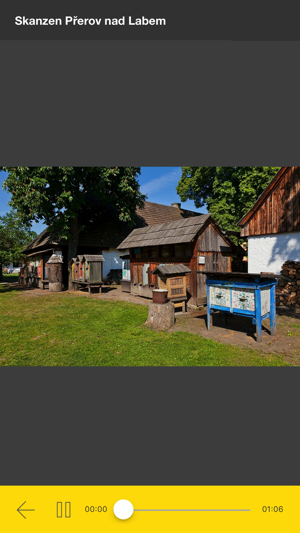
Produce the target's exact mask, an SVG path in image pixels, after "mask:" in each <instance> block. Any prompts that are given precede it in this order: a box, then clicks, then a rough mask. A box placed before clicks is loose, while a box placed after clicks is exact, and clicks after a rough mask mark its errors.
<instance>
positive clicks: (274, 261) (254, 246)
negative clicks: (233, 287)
mask: <svg viewBox="0 0 300 533" xmlns="http://www.w3.org/2000/svg"><path fill="white" fill-rule="evenodd" d="M288 260H289V261H300V232H299V231H295V232H292V233H279V234H277V235H263V236H261V237H248V272H250V273H254V272H274V274H280V270H281V267H282V265H283V263H284V262H285V261H288Z"/></svg>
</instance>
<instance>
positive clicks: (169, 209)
mask: <svg viewBox="0 0 300 533" xmlns="http://www.w3.org/2000/svg"><path fill="white" fill-rule="evenodd" d="M197 215H199V213H196V212H194V211H189V210H187V209H182V208H181V204H180V203H174V204H172V205H162V204H156V203H154V202H145V205H144V207H143V208H137V209H136V215H135V221H134V227H135V228H142V227H145V226H149V225H152V224H158V223H159V222H171V221H177V220H181V219H185V218H188V217H192V216H197ZM79 225H80V226H84V230H82V231H81V232H80V233H79V243H78V252H77V253H78V254H81V255H79V256H78V257H83V255H85V254H91V255H102V256H103V258H104V262H103V273H102V275H103V281H104V282H106V281H107V279H108V275H109V274H110V273H118V271H119V272H120V274H121V272H122V258H121V255H123V254H124V252H123V253H122V252H120V251H119V250H117V246H118V245H119V244H120V242H122V241H123V240H124V239H125V237H126V236H127V235H128V233H129V232H130V231H131V229H132V227H130V226H129V225H128V224H127V223H125V222H121V221H120V219H119V215H118V212H117V209H116V207H115V206H114V205H111V204H105V205H103V204H101V203H100V202H99V201H97V200H95V199H94V198H93V197H91V196H90V195H86V204H85V206H84V209H83V210H82V212H81V213H80V215H79ZM53 251H55V253H57V254H58V255H59V256H60V257H62V259H63V282H64V285H65V287H67V286H68V243H67V241H66V240H65V239H62V238H60V237H59V236H58V235H57V233H55V232H54V231H51V228H47V229H45V230H44V231H43V232H42V233H40V235H38V237H36V238H35V239H34V240H33V241H32V242H31V243H29V244H28V245H27V246H26V248H25V249H24V250H23V252H24V253H25V254H26V256H27V264H28V265H29V266H31V267H32V268H36V271H37V279H36V280H35V281H36V283H37V284H38V285H39V286H40V287H43V286H47V281H48V273H47V266H46V263H47V261H48V259H49V258H50V256H51V255H52V253H53ZM72 268H73V269H74V268H77V266H76V265H75V263H74V261H73V263H72ZM123 270H124V269H123ZM78 275H79V278H80V279H81V278H82V277H83V264H82V261H80V264H79V274H78Z"/></svg>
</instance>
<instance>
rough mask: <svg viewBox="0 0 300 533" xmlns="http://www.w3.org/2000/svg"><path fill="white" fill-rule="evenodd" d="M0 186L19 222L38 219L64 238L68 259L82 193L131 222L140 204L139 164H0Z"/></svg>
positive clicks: (76, 233) (73, 250) (75, 243)
mask: <svg viewBox="0 0 300 533" xmlns="http://www.w3.org/2000/svg"><path fill="white" fill-rule="evenodd" d="M3 170H5V171H6V172H8V176H7V178H6V179H5V180H4V184H3V188H4V189H6V190H7V191H8V192H9V193H10V194H11V201H10V205H11V206H12V207H13V208H14V209H16V211H17V212H18V215H19V216H20V220H21V221H22V222H30V221H39V220H42V221H43V222H44V223H45V224H47V226H50V227H51V229H53V230H54V231H56V232H57V233H58V235H59V236H60V237H62V238H64V239H66V240H67V241H68V262H69V261H70V260H71V258H72V257H74V256H76V255H77V249H78V238H79V232H80V230H81V229H83V227H82V228H81V227H79V223H78V217H79V213H80V212H81V210H82V209H83V208H84V205H85V198H86V194H87V193H88V194H90V195H92V196H93V197H94V198H96V199H98V200H99V201H101V202H102V203H106V202H110V203H112V204H113V205H114V206H115V207H116V209H117V211H118V213H119V218H120V219H121V220H123V221H125V222H128V223H129V224H130V223H133V220H134V215H135V210H136V207H137V206H139V207H142V206H143V205H144V200H145V198H146V197H145V196H144V195H143V194H142V193H141V192H140V189H139V183H138V181H137V176H138V175H139V174H140V168H139V167H114V168H112V167H3Z"/></svg>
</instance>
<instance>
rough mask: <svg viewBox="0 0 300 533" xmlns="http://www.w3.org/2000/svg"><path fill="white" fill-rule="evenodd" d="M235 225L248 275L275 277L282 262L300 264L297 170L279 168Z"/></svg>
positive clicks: (299, 184) (299, 179)
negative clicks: (245, 243)
mask: <svg viewBox="0 0 300 533" xmlns="http://www.w3.org/2000/svg"><path fill="white" fill-rule="evenodd" d="M238 224H239V225H240V226H241V237H246V238H248V272H249V273H255V272H273V273H274V274H279V273H280V270H281V267H282V265H283V263H285V261H300V167H281V169H280V170H279V171H278V172H277V174H276V176H275V177H274V178H273V180H272V181H271V182H270V183H269V185H268V186H267V187H266V189H265V190H264V191H263V193H262V194H261V196H260V197H259V198H258V200H257V201H256V203H255V204H254V205H253V207H252V208H251V209H250V210H249V211H248V213H246V215H245V216H244V217H243V218H242V219H241V220H240V221H239V223H238Z"/></svg>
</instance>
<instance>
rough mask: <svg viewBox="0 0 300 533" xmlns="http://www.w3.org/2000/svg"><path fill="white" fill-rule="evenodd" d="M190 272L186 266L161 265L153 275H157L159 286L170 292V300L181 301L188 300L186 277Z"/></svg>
mask: <svg viewBox="0 0 300 533" xmlns="http://www.w3.org/2000/svg"><path fill="white" fill-rule="evenodd" d="M190 272H191V270H190V269H189V268H188V267H185V266H184V265H159V266H158V267H156V268H155V269H154V270H153V271H152V274H157V277H158V286H159V288H160V289H166V290H167V291H168V298H169V299H170V300H173V299H177V300H179V299H186V298H187V292H186V275H187V274H189V273H190Z"/></svg>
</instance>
